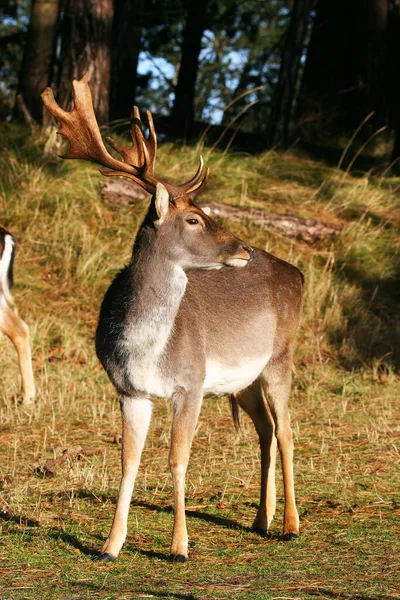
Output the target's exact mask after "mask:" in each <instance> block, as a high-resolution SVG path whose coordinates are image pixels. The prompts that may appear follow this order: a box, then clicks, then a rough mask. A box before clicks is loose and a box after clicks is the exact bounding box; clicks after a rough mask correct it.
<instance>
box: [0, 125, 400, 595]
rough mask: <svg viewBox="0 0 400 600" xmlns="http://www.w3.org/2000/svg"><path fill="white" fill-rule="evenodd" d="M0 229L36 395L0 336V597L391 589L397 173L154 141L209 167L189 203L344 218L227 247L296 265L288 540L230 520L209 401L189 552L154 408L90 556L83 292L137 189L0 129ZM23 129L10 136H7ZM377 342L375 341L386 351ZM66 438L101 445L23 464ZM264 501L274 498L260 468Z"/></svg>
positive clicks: (228, 438) (125, 253)
mask: <svg viewBox="0 0 400 600" xmlns="http://www.w3.org/2000/svg"><path fill="white" fill-rule="evenodd" d="M1 135H2V139H1V142H0V147H1V161H2V165H3V171H4V178H3V181H2V184H1V188H0V214H1V215H2V225H4V226H5V227H7V228H9V229H10V230H11V231H13V233H14V234H15V236H16V238H17V241H18V252H17V259H16V272H15V280H16V285H15V294H14V295H15V298H16V300H17V304H18V305H19V307H20V312H21V314H22V316H23V317H24V318H25V319H26V320H27V321H28V323H29V325H30V328H31V333H32V339H33V356H34V370H35V375H36V379H37V386H38V398H37V402H36V405H35V409H34V411H33V412H32V413H30V412H29V411H26V410H24V409H23V408H21V406H20V405H19V404H18V370H17V361H16V357H15V353H14V349H13V348H12V346H11V344H10V343H9V341H8V340H6V339H4V338H2V339H1V340H0V385H1V387H0V395H1V397H0V428H1V439H2V444H1V445H0V472H1V478H0V486H1V496H0V503H1V504H0V511H1V512H0V518H1V519H0V523H1V528H2V533H3V538H2V539H3V542H2V545H1V550H0V557H1V567H0V575H1V586H2V589H1V596H2V598H5V599H7V600H8V599H11V598H12V599H13V600H20V599H21V600H22V599H23V598H24V599H25V598H40V599H46V598H49V599H50V598H51V600H56V599H57V600H58V599H60V600H61V599H62V598H93V597H95V598H101V599H103V600H106V599H110V598H112V599H119V600H122V599H136V598H146V597H147V598H148V597H156V598H175V599H184V598H188V599H192V600H193V599H195V600H200V599H202V598H204V599H205V598H221V599H222V598H230V597H232V596H234V597H235V598H239V599H242V598H243V599H244V598H246V599H248V598H251V599H254V600H256V599H257V600H258V599H261V598H263V599H264V598H266V599H267V598H271V599H272V598H303V599H305V598H312V597H315V595H318V596H319V597H322V598H338V599H354V598H359V599H361V598H364V599H365V598H376V599H382V600H383V599H387V600H388V599H389V598H390V599H391V598H397V597H399V594H400V589H399V582H398V571H399V567H400V564H399V556H400V551H399V540H398V532H397V522H398V517H399V510H400V496H399V490H398V477H399V464H400V463H399V452H398V449H399V434H400V422H399V414H398V410H397V406H398V396H399V393H400V381H399V377H398V374H397V368H398V366H399V357H398V355H395V354H394V352H395V349H396V347H397V348H399V346H400V344H399V339H400V332H399V330H398V318H397V315H398V310H399V298H398V296H396V294H398V289H399V277H400V276H399V272H400V269H399V265H400V260H399V253H400V240H399V236H398V230H399V226H400V212H399V185H400V180H399V179H398V178H393V177H389V176H388V175H382V174H379V173H373V172H370V173H362V174H357V173H354V175H352V174H347V173H343V172H341V171H339V170H337V169H335V168H332V167H329V166H326V165H324V164H322V163H317V162H314V161H312V160H310V159H307V158H306V157H304V156H301V155H297V154H295V153H287V154H285V155H278V154H276V153H273V152H269V153H263V154H260V155H258V156H254V157H250V156H242V155H235V154H226V153H223V152H220V151H216V150H213V149H211V148H199V147H176V146H172V145H164V146H161V148H160V150H159V169H158V171H159V173H160V175H161V176H163V175H165V176H166V175H168V178H170V179H171V180H175V179H176V180H178V179H181V177H184V176H190V174H191V173H192V171H193V166H194V165H196V164H197V157H198V154H199V151H200V150H201V151H202V152H203V154H204V155H205V158H206V162H207V164H209V165H210V167H211V178H210V182H209V185H208V187H207V188H206V191H205V192H204V194H203V197H202V201H203V202H204V203H207V200H208V199H211V198H212V199H213V200H218V201H221V202H224V201H225V202H226V201H228V202H231V203H238V204H244V205H250V206H256V207H257V206H262V207H269V208H271V209H273V210H277V211H280V212H290V213H295V214H300V215H301V216H304V217H313V218H317V219H320V220H325V221H331V222H340V223H342V224H343V225H344V230H343V233H342V235H341V237H340V238H339V239H338V240H337V241H336V242H329V243H326V244H324V245H321V246H317V247H309V246H307V245H306V244H304V243H301V242H293V241H290V240H288V239H286V238H284V237H282V236H279V235H276V234H274V233H270V232H265V231H262V230H259V229H256V228H253V227H252V226H250V225H246V224H243V225H240V224H235V225H234V226H233V225H232V226H231V225H230V224H229V223H226V225H227V226H228V227H229V228H230V229H232V230H233V231H234V232H235V233H236V234H237V235H239V236H240V237H242V238H244V239H245V240H246V241H248V242H251V243H253V244H255V245H258V246H260V247H262V248H266V249H268V250H269V251H271V252H273V253H274V254H276V255H277V256H279V257H281V258H284V259H287V260H289V261H291V262H293V263H294V264H296V265H298V266H300V267H301V268H302V269H303V271H304V273H305V277H306V293H305V305H304V317H303V321H302V325H301V329H300V332H299V335H298V344H297V351H296V355H295V377H294V387H293V393H292V417H293V426H294V432H295V446H296V452H295V465H296V466H295V469H296V489H297V498H298V503H299V509H300V518H301V537H300V539H299V540H298V541H297V542H293V543H289V544H286V543H283V542H281V540H280V538H279V536H280V531H281V523H282V516H283V515H282V506H283V505H282V503H281V502H279V503H278V512H277V515H276V519H275V521H274V522H273V526H272V538H271V539H264V538H261V537H259V536H257V535H256V534H254V533H251V532H250V531H249V527H250V525H251V522H252V519H253V518H254V514H255V510H256V504H257V502H258V486H259V467H260V464H259V463H260V459H259V452H258V448H257V442H256V436H255V433H254V430H253V428H252V425H251V423H250V422H249V421H248V419H247V418H246V416H245V415H243V414H242V415H241V421H242V428H241V432H240V433H239V434H238V435H237V434H236V433H235V431H234V428H233V426H232V424H231V419H230V415H229V409H228V403H227V401H226V400H224V399H219V400H217V399H213V400H209V401H205V403H204V407H203V411H202V414H201V418H200V422H199V426H198V429H197V434H196V437H195V441H194V445H193V452H192V457H191V461H190V471H189V475H188V480H187V501H188V502H187V505H188V506H187V508H188V526H189V536H190V540H191V556H190V561H189V563H188V564H187V565H185V566H182V565H171V564H169V563H168V562H167V560H166V558H167V557H168V545H169V540H170V532H171V526H172V513H171V508H170V507H171V502H172V492H171V479H170V475H169V472H168V467H167V448H168V440H169V431H168V425H169V422H170V416H171V415H170V411H169V407H168V405H167V404H164V403H156V407H155V414H154V418H153V422H152V426H151V431H150V434H149V438H148V441H147V444H146V448H145V452H144V455H143V460H142V465H141V470H140V473H139V477H138V482H137V486H136V490H135V494H134V499H133V506H132V509H131V514H130V519H129V534H128V539H127V543H126V546H125V548H124V549H123V552H122V554H121V557H120V559H119V561H118V562H117V563H116V564H115V565H113V566H111V567H106V566H101V565H96V564H94V563H92V562H91V557H92V556H93V555H95V554H96V552H97V551H98V550H99V549H100V547H101V544H102V541H103V540H104V539H105V536H106V535H107V532H108V528H109V526H110V524H111V518H112V514H113V505H114V501H115V497H116V493H117V487H118V480H119V473H120V464H119V448H118V445H117V443H116V441H117V438H118V433H119V431H120V420H119V419H120V417H119V407H118V403H117V401H116V399H115V397H114V391H113V389H112V387H111V385H110V383H109V382H108V380H107V377H106V376H105V374H104V373H103V371H102V369H101V367H100V365H99V364H98V361H97V359H96V358H95V354H94V348H93V335H94V330H95V326H96V320H97V314H98V309H99V304H100V302H101V299H102V296H103V294H104V291H105V289H106V287H107V286H108V284H109V282H110V280H111V278H112V277H113V275H114V274H115V273H116V271H117V270H118V269H120V268H121V266H122V265H123V264H124V263H125V262H126V261H127V260H128V258H129V256H130V251H131V244H132V239H133V236H134V233H135V230H136V228H137V226H138V224H139V222H140V219H141V218H142V216H143V214H144V212H145V210H146V204H147V202H146V201H143V202H142V203H141V204H139V205H136V206H133V207H126V206H118V205H116V204H111V203H104V202H103V201H102V200H101V198H100V194H99V189H100V186H101V185H102V184H103V182H104V178H102V177H101V175H99V173H98V172H97V170H96V168H94V167H93V165H86V164H79V163H75V162H68V161H64V162H63V161H58V162H57V163H55V164H43V162H42V158H41V154H42V144H43V140H41V139H40V138H38V137H33V138H31V139H29V140H28V141H27V136H28V135H29V132H27V131H25V130H21V129H20V128H16V127H14V126H11V125H9V124H7V125H5V126H3V128H2V130H1ZM24 142H25V143H24ZM388 353H390V354H388ZM75 444H80V445H82V446H84V447H92V448H101V449H103V450H104V454H103V455H101V456H94V457H87V458H86V459H84V460H82V461H79V462H78V461H75V462H74V461H71V462H69V463H66V464H65V465H64V466H63V467H62V468H61V469H60V472H59V473H58V474H56V477H55V478H54V479H43V477H42V476H41V475H40V472H39V473H38V471H37V467H38V466H40V465H43V462H44V461H45V460H46V459H48V458H52V457H53V456H54V455H59V454H60V453H61V451H62V450H63V449H65V448H68V447H71V446H73V445H75ZM278 481H279V485H278V496H279V498H281V497H282V485H281V481H280V472H279V471H278Z"/></svg>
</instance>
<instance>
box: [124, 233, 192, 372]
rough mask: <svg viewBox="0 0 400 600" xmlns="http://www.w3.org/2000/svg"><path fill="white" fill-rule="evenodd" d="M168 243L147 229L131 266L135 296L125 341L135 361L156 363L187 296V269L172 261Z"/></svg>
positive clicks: (137, 241) (140, 234)
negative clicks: (167, 252) (167, 250)
mask: <svg viewBox="0 0 400 600" xmlns="http://www.w3.org/2000/svg"><path fill="white" fill-rule="evenodd" d="M167 243H168V240H163V238H162V237H161V238H160V236H158V235H157V234H156V232H155V231H154V230H153V229H151V228H148V227H144V228H142V229H141V231H140V232H139V234H138V237H137V240H136V242H135V246H134V249H133V255H132V260H131V263H130V277H131V282H132V288H133V297H132V300H131V303H130V306H129V309H128V313H127V318H126V322H125V327H124V336H123V338H124V342H123V343H125V344H127V345H128V346H129V353H130V354H131V356H132V357H133V355H134V356H135V360H140V359H144V360H146V361H147V360H151V361H153V360H156V359H157V357H158V356H159V355H160V354H161V353H162V351H163V349H164V348H165V346H166V344H167V342H168V338H169V336H170V334H171V331H172V327H173V324H174V322H175V318H176V315H177V312H178V309H179V305H180V303H181V300H182V296H183V295H184V293H185V289H186V284H187V277H186V275H185V273H184V271H183V269H182V268H181V267H180V266H178V265H176V264H175V263H173V262H172V261H170V260H168V258H167V255H166V248H165V247H164V246H165V244H167Z"/></svg>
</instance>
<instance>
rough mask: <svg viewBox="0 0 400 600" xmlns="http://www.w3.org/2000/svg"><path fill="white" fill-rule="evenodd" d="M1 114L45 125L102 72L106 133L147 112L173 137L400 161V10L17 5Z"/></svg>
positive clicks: (67, 0)
mask: <svg viewBox="0 0 400 600" xmlns="http://www.w3.org/2000/svg"><path fill="white" fill-rule="evenodd" d="M0 11H1V12H0V50H1V62H0V118H1V119H2V120H10V119H16V120H18V119H19V120H27V121H29V122H30V123H31V124H32V125H33V124H37V125H41V124H42V123H43V118H44V115H43V108H42V105H41V101H40V93H41V92H42V91H43V89H44V88H45V87H46V86H48V85H51V86H52V87H53V89H54V91H55V94H56V98H57V101H58V102H59V103H60V104H61V105H62V106H63V107H65V108H68V107H70V105H71V80H72V79H73V78H78V79H79V78H81V77H82V76H83V74H84V73H85V72H86V71H89V82H90V86H91V89H92V93H93V98H94V106H95V111H96V115H97V118H98V120H99V123H100V124H102V125H104V124H107V123H109V122H114V123H115V122H116V123H118V122H120V121H124V120H126V119H127V117H128V116H129V113H130V111H131V107H132V105H133V104H134V103H136V104H138V105H139V106H140V107H141V109H146V108H150V109H151V110H152V111H153V112H154V113H155V114H156V115H157V116H158V117H159V122H158V130H159V131H161V132H163V133H165V134H167V135H168V136H169V137H171V138H172V139H184V140H188V139H190V138H191V137H198V136H199V135H200V134H201V133H202V132H203V131H204V130H205V129H206V128H207V126H208V135H209V136H210V137H211V139H212V138H213V139H214V140H215V139H218V138H219V137H220V136H221V135H222V134H225V143H226V142H227V141H228V140H230V139H234V140H235V143H238V144H240V143H245V145H246V146H247V149H249V148H250V149H251V148H254V149H255V150H265V149H268V148H284V147H287V146H288V145H291V144H293V143H300V144H302V143H303V144H305V145H308V146H310V147H312V148H318V147H319V148H322V147H324V148H336V149H339V150H340V149H343V148H344V147H345V146H346V144H348V143H349V141H350V142H351V141H352V140H353V138H354V137H356V138H357V143H358V144H359V146H360V145H361V146H362V148H364V147H368V148H372V147H376V146H377V145H381V146H382V145H383V146H384V147H385V153H386V157H389V156H390V154H391V158H392V160H397V158H398V157H399V155H400V114H399V113H400V102H399V99H400V89H399V88H400V83H399V81H400V78H399V69H400V67H399V61H398V45H399V44H400V41H399V40H400V0H354V1H353V2H351V3H348V2H346V1H345V0H337V1H335V2H332V0H292V1H290V0H268V1H262V2H261V1H260V0H249V1H247V2H245V3H238V2H235V1H234V0H225V1H221V0H164V1H163V2H160V1H159V0H150V1H149V2H146V3H145V2H143V0H96V1H95V0H31V1H28V0H23V1H22V2H21V1H20V2H18V1H17V0H6V1H5V3H3V7H2V8H1V9H0Z"/></svg>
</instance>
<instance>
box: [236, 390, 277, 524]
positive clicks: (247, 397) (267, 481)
mask: <svg viewBox="0 0 400 600" xmlns="http://www.w3.org/2000/svg"><path fill="white" fill-rule="evenodd" d="M235 395H236V398H237V400H238V402H239V405H240V407H241V408H242V409H243V410H244V411H245V412H246V413H247V414H248V415H249V417H250V418H251V420H252V421H253V423H254V426H255V428H256V431H257V433H258V437H259V440H260V449H261V489H260V505H259V508H258V511H257V515H256V518H255V519H254V523H253V527H252V529H253V530H254V531H256V532H257V533H266V532H267V531H268V528H269V526H270V525H271V522H272V519H273V517H274V515H275V508H276V488H275V463H276V437H275V435H274V423H273V419H272V415H271V412H270V409H269V406H268V405H267V404H266V401H265V400H264V397H263V394H262V390H261V384H260V381H259V380H258V379H257V380H256V381H255V382H254V383H253V384H252V385H251V386H250V387H248V388H247V389H245V390H243V391H242V392H240V393H238V394H235Z"/></svg>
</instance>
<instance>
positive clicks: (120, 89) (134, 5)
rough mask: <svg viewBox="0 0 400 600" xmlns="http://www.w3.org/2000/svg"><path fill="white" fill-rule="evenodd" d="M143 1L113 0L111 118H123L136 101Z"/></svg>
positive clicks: (127, 114)
mask: <svg viewBox="0 0 400 600" xmlns="http://www.w3.org/2000/svg"><path fill="white" fill-rule="evenodd" d="M142 19H143V0H114V21H113V44H112V55H111V88H110V99H111V101H110V120H111V121H113V120H115V119H126V118H127V117H128V116H129V114H130V112H131V110H132V106H133V104H134V103H135V93H136V83H137V66H138V59H139V52H140V48H141V36H142V23H141V21H142Z"/></svg>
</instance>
